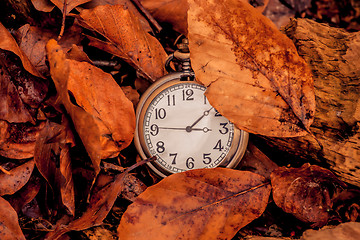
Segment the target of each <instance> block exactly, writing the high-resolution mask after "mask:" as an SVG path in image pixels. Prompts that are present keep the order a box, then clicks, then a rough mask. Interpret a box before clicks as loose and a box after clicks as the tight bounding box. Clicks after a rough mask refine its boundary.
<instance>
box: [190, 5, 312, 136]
mask: <svg viewBox="0 0 360 240" xmlns="http://www.w3.org/2000/svg"><path fill="white" fill-rule="evenodd" d="M188 25H189V27H188V30H189V48H190V52H191V63H192V67H193V69H194V71H195V75H196V77H197V80H198V81H200V82H201V83H202V84H204V85H205V86H207V87H208V89H207V91H206V96H207V98H208V99H209V101H210V103H211V104H212V105H213V106H214V107H215V108H216V109H217V110H218V111H219V112H220V113H221V114H222V115H224V116H225V117H227V118H228V119H229V120H230V121H232V122H233V123H235V124H236V126H238V127H239V128H240V129H243V130H246V131H248V132H251V133H256V134H262V135H267V136H277V137H294V136H301V135H305V134H307V132H308V131H309V130H308V129H309V126H310V125H311V123H312V122H313V118H314V113H315V97H314V90H313V88H314V87H313V79H312V74H311V71H310V70H309V68H308V67H307V65H306V63H305V61H304V60H303V59H302V58H301V57H299V55H298V54H297V50H296V48H295V46H294V44H293V43H292V41H291V40H290V39H288V38H287V37H286V36H285V35H284V34H282V33H281V32H280V31H279V30H277V28H276V27H275V26H274V25H273V24H272V23H271V21H270V20H269V19H267V18H266V17H264V16H262V15H261V14H260V13H259V11H257V10H255V9H254V8H253V7H251V6H250V5H249V4H248V3H244V2H243V1H237V0H226V1H213V2H208V1H205V0H189V11H188Z"/></svg>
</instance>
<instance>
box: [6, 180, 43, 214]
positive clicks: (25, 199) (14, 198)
mask: <svg viewBox="0 0 360 240" xmlns="http://www.w3.org/2000/svg"><path fill="white" fill-rule="evenodd" d="M40 187H41V181H40V178H39V177H35V175H34V174H33V175H32V176H31V177H30V179H29V181H28V182H27V183H26V184H25V186H24V187H22V188H21V189H20V190H19V191H17V192H16V193H14V194H12V195H11V196H8V197H7V200H8V201H9V203H10V204H11V206H12V207H13V208H14V210H15V211H16V212H17V213H19V212H20V211H21V209H22V208H23V207H24V206H25V205H26V204H28V203H30V202H31V201H32V200H33V199H34V198H35V197H36V195H37V194H38V193H39V191H40Z"/></svg>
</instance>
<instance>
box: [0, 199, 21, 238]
mask: <svg viewBox="0 0 360 240" xmlns="http://www.w3.org/2000/svg"><path fill="white" fill-rule="evenodd" d="M0 226H1V227H0V239H1V240H25V236H24V234H23V233H22V231H21V229H20V226H19V222H18V216H17V214H16V212H15V210H14V209H13V208H12V207H11V205H10V203H8V202H7V201H6V200H5V199H3V198H2V197H0Z"/></svg>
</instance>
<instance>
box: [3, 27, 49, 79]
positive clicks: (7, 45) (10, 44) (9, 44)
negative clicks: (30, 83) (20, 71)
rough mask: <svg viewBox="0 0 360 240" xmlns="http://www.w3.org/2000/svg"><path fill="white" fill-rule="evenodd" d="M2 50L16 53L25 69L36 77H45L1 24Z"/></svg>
mask: <svg viewBox="0 0 360 240" xmlns="http://www.w3.org/2000/svg"><path fill="white" fill-rule="evenodd" d="M0 36H1V38H0V48H1V49H4V50H7V51H10V52H13V53H15V54H16V55H17V56H18V57H19V58H20V59H21V62H22V64H23V66H24V68H25V69H26V70H27V71H28V72H29V73H31V74H32V75H34V76H37V77H42V78H43V76H42V75H41V74H40V73H39V72H38V71H37V70H36V68H35V67H34V66H33V65H32V64H31V62H30V61H29V59H28V58H27V56H26V55H25V54H24V53H23V52H22V51H21V49H20V47H19V46H18V44H17V43H16V41H15V39H14V38H13V36H12V35H11V34H10V32H9V31H8V30H7V29H6V28H5V27H4V26H3V25H2V24H1V23H0Z"/></svg>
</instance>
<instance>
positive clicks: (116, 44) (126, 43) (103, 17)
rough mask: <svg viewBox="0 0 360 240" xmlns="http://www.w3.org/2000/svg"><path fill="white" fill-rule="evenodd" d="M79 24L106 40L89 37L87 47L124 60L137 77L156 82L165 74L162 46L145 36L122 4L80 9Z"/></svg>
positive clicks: (152, 38)
mask: <svg viewBox="0 0 360 240" xmlns="http://www.w3.org/2000/svg"><path fill="white" fill-rule="evenodd" d="M79 21H80V23H81V24H82V25H83V26H84V27H86V28H88V29H90V30H93V31H96V32H98V33H100V34H101V35H102V36H104V37H105V39H106V40H107V41H105V42H104V41H100V40H98V39H96V38H90V40H91V42H90V44H91V45H93V46H95V47H98V48H100V49H102V50H104V51H107V52H109V53H111V54H114V55H116V56H118V57H120V58H123V59H124V60H125V61H127V62H128V63H129V64H131V65H132V66H133V67H135V68H136V69H137V70H138V71H139V73H140V74H142V75H143V76H145V77H146V78H149V79H151V80H153V81H155V80H156V79H157V78H159V77H161V76H163V75H164V73H165V70H164V62H165V59H166V56H167V55H166V53H165V51H164V49H163V47H162V46H161V44H160V43H159V42H158V41H157V40H156V38H154V37H153V36H151V35H150V34H149V33H147V32H146V31H145V30H144V29H143V27H142V25H141V24H140V21H139V20H138V18H137V17H136V16H135V15H134V14H133V13H132V12H131V11H129V10H127V9H124V6H122V5H112V6H111V5H103V6H98V7H95V8H94V9H90V10H83V11H82V12H81V14H80V16H79Z"/></svg>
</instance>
